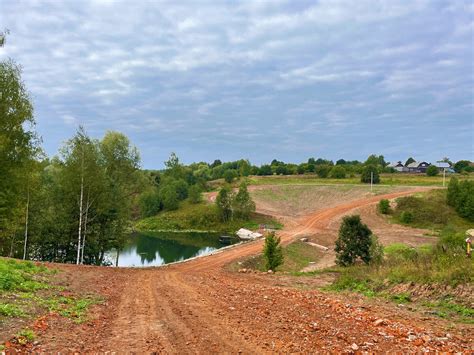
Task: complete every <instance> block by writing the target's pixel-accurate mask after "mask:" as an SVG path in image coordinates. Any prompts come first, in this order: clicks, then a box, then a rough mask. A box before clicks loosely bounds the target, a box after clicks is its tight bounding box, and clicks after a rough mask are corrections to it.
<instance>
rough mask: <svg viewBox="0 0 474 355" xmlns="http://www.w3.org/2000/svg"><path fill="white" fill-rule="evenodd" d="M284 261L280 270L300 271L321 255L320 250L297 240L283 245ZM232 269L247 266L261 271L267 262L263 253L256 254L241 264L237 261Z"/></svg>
mask: <svg viewBox="0 0 474 355" xmlns="http://www.w3.org/2000/svg"><path fill="white" fill-rule="evenodd" d="M283 255H284V263H283V265H281V266H280V267H278V269H277V271H280V272H298V271H300V270H301V269H303V268H304V267H306V266H308V265H309V263H310V262H312V261H316V260H317V259H318V257H319V255H320V254H319V251H318V249H317V248H315V247H311V246H309V245H308V244H306V243H303V242H301V241H295V242H293V243H291V244H288V245H287V246H285V247H283ZM231 268H232V269H234V270H235V269H239V268H247V269H253V270H259V271H266V270H265V262H264V260H263V257H262V255H256V256H253V257H250V258H247V259H245V260H244V261H242V262H241V264H237V263H235V264H234V265H232V267H231Z"/></svg>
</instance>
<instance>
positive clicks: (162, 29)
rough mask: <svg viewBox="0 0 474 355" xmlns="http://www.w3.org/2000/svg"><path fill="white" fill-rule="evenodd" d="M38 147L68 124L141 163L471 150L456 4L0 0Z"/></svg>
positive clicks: (468, 50)
mask: <svg viewBox="0 0 474 355" xmlns="http://www.w3.org/2000/svg"><path fill="white" fill-rule="evenodd" d="M2 28H8V29H9V30H10V32H11V33H10V35H9V36H8V37H7V43H6V45H5V47H4V48H1V49H0V59H4V58H7V57H11V58H13V59H15V60H16V61H17V62H18V63H20V64H21V65H22V66H23V70H24V72H23V78H24V81H25V83H26V85H27V87H28V89H29V91H30V92H31V96H32V98H33V100H34V104H35V110H36V120H37V130H38V131H39V133H40V134H41V136H42V137H43V146H44V148H45V150H46V151H47V153H48V154H49V155H53V154H55V153H56V152H57V149H58V147H59V146H60V145H61V143H62V142H63V141H64V140H65V139H67V138H68V137H70V136H71V135H72V134H73V133H74V131H75V129H76V128H77V126H78V125H79V124H82V125H84V126H85V127H86V129H87V131H88V132H89V133H90V135H92V136H94V137H98V138H99V137H101V136H102V135H103V134H104V132H105V131H107V130H118V131H121V132H124V133H125V134H127V135H128V136H129V137H130V139H131V140H132V142H133V143H134V144H135V145H137V146H138V148H139V149H140V151H141V154H142V159H143V166H144V167H147V168H161V167H162V166H163V161H164V160H166V158H167V156H169V154H170V152H172V151H175V152H176V153H177V154H178V155H179V156H180V158H181V160H182V161H184V162H187V163H189V162H192V161H212V160H214V159H216V158H219V159H221V160H234V159H239V158H242V157H244V158H249V159H250V160H251V161H252V162H253V163H257V164H260V163H264V162H268V161H271V160H272V159H274V158H277V159H279V160H285V161H293V162H301V161H305V160H306V159H307V158H308V157H311V156H314V157H325V158H330V159H338V158H341V157H343V158H345V159H365V157H367V155H369V154H371V153H377V154H383V155H385V157H386V159H387V160H389V161H393V160H405V159H406V158H407V157H408V156H414V157H415V158H417V159H420V160H421V159H425V160H437V159H440V158H442V157H445V156H448V157H450V158H452V159H453V160H459V159H462V158H467V159H473V158H474V153H473V151H474V147H473V145H474V133H473V132H474V89H473V88H474V69H473V63H474V58H473V46H474V44H473V31H474V5H473V2H472V1H470V0H466V1H463V0H456V1H448V0H447V1H413V0H401V1H396V0H387V1H382V0H380V1H376V0H373V1H365V0H357V1H354V0H347V1H345V0H331V1H329V0H320V1H317V0H313V1H305V0H296V1H295V0H290V1H250V0H247V1H241V2H239V1H228V2H220V1H209V2H205V1H199V0H198V1H189V2H186V1H179V0H178V1H176V0H174V1H170V2H166V1H148V2H146V1H132V0H129V1H124V2H118V1H105V0H101V1H98V0H94V1H85V0H81V1H72V0H71V1H51V2H47V1H19V0H1V1H0V29H2Z"/></svg>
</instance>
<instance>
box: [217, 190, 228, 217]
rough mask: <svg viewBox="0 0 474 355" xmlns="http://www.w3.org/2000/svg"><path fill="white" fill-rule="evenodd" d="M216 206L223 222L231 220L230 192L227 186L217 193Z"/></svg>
mask: <svg viewBox="0 0 474 355" xmlns="http://www.w3.org/2000/svg"><path fill="white" fill-rule="evenodd" d="M216 206H217V209H218V211H219V215H220V218H221V220H222V221H223V222H227V221H230V220H231V219H232V191H231V189H230V188H229V187H228V186H224V187H223V188H222V189H221V190H220V191H219V194H218V195H217V197H216Z"/></svg>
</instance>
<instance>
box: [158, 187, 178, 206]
mask: <svg viewBox="0 0 474 355" xmlns="http://www.w3.org/2000/svg"><path fill="white" fill-rule="evenodd" d="M160 197H161V201H162V203H163V208H164V209H165V210H167V211H173V210H177V209H178V207H179V197H178V191H177V190H176V186H175V185H174V184H168V185H165V186H163V187H162V188H161V189H160Z"/></svg>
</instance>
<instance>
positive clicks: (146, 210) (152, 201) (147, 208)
mask: <svg viewBox="0 0 474 355" xmlns="http://www.w3.org/2000/svg"><path fill="white" fill-rule="evenodd" d="M138 204H139V206H140V215H141V216H142V217H150V216H154V215H156V214H157V213H158V212H160V211H161V208H162V201H161V197H160V194H159V193H158V191H155V190H152V191H147V192H144V193H143V194H141V195H140V199H139V201H138Z"/></svg>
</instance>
